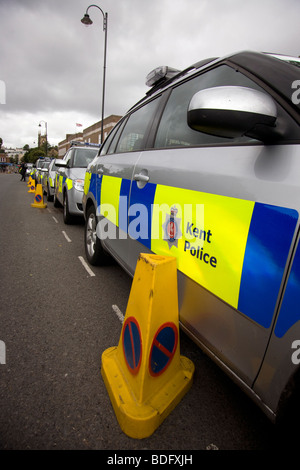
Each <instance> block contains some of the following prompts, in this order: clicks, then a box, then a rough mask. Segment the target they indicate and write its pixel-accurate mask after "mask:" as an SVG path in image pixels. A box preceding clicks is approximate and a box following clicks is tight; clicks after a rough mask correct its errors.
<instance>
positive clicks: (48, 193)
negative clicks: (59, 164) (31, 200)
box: [47, 184, 53, 202]
mask: <svg viewBox="0 0 300 470" xmlns="http://www.w3.org/2000/svg"><path fill="white" fill-rule="evenodd" d="M52 200H53V196H51V195H50V187H49V184H48V185H47V201H49V202H50V201H52Z"/></svg>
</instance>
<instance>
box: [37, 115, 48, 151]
mask: <svg viewBox="0 0 300 470" xmlns="http://www.w3.org/2000/svg"><path fill="white" fill-rule="evenodd" d="M41 122H43V123H44V124H45V129H46V157H47V156H48V129H47V127H48V125H47V122H46V121H40V122H39V127H42V126H41Z"/></svg>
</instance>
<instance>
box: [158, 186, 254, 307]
mask: <svg viewBox="0 0 300 470" xmlns="http://www.w3.org/2000/svg"><path fill="white" fill-rule="evenodd" d="M197 205H198V206H197ZM171 207H175V209H176V210H177V211H178V212H177V213H176V216H175V221H176V223H177V225H178V228H179V229H180V230H181V233H182V237H181V238H179V239H178V240H177V241H176V242H170V240H169V241H168V240H167V238H168V237H167V235H166V233H165V230H161V231H160V233H158V232H159V228H160V227H163V226H164V224H165V229H166V221H168V220H170V208H171ZM253 208H254V202H253V201H246V200H241V199H235V198H230V197H225V196H218V195H215V194H207V193H201V192H198V191H192V190H186V189H181V188H173V187H168V186H160V185H158V186H157V188H156V193H155V198H154V208H153V218H152V240H151V249H152V251H153V252H155V253H157V254H161V255H165V256H176V257H177V266H178V269H179V270H180V271H181V272H183V273H184V274H186V275H187V276H188V277H190V278H192V279H193V280H195V281H196V282H197V283H199V284H201V285H202V286H203V287H205V288H206V289H208V290H209V291H211V292H213V293H214V294H215V295H217V296H218V297H221V298H222V299H223V300H224V301H225V302H228V303H229V304H230V305H232V306H234V307H235V308H236V307H237V305H238V299H239V289H240V282H241V275H242V267H243V260H244V254H245V248H246V244H247V237H248V232H249V227H250V222H251V217H252V212H253Z"/></svg>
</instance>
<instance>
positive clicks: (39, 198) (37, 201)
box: [31, 184, 47, 209]
mask: <svg viewBox="0 0 300 470" xmlns="http://www.w3.org/2000/svg"><path fill="white" fill-rule="evenodd" d="M31 207H39V208H40V209H45V207H47V204H44V198H43V189H42V185H41V184H37V185H36V191H35V196H34V203H33V204H31Z"/></svg>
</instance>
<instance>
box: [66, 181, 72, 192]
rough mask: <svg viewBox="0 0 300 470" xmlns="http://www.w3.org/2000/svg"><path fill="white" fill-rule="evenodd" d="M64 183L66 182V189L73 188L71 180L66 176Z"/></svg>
mask: <svg viewBox="0 0 300 470" xmlns="http://www.w3.org/2000/svg"><path fill="white" fill-rule="evenodd" d="M66 184H67V188H68V190H70V189H72V188H73V180H71V179H70V178H66Z"/></svg>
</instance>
